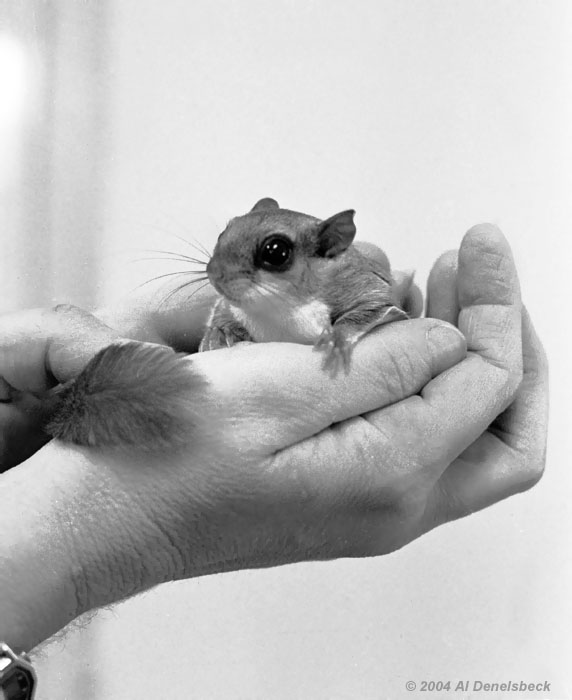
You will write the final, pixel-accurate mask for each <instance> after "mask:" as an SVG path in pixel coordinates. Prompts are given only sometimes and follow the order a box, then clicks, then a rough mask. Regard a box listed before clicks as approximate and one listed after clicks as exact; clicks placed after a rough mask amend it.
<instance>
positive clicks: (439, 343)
mask: <svg viewBox="0 0 572 700" xmlns="http://www.w3.org/2000/svg"><path fill="white" fill-rule="evenodd" d="M427 344H428V345H429V347H430V349H431V351H432V352H433V353H434V354H440V353H443V352H447V351H450V350H458V349H463V350H466V348H467V340H466V338H465V336H464V335H463V334H462V333H461V331H460V330H459V329H458V328H455V326H453V325H451V324H450V323H445V322H443V323H440V324H439V325H437V326H432V327H431V328H429V330H428V331H427Z"/></svg>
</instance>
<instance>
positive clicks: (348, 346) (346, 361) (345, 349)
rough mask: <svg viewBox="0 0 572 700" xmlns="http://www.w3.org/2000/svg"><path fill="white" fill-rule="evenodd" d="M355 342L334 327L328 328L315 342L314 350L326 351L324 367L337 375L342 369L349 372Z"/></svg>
mask: <svg viewBox="0 0 572 700" xmlns="http://www.w3.org/2000/svg"><path fill="white" fill-rule="evenodd" d="M352 347H353V344H352V343H351V342H349V341H348V339H347V338H346V337H345V336H344V335H342V334H341V333H340V332H338V330H337V329H336V328H335V327H334V328H326V329H324V330H323V331H322V333H321V335H320V337H319V338H318V340H317V341H316V343H315V344H314V350H319V351H322V352H324V360H323V363H322V368H323V369H324V370H325V371H326V372H329V373H330V376H332V377H335V376H336V375H337V374H338V372H339V371H340V370H342V369H343V370H344V371H345V373H346V374H347V373H348V372H349V370H350V358H351V351H352Z"/></svg>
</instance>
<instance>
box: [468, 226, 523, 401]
mask: <svg viewBox="0 0 572 700" xmlns="http://www.w3.org/2000/svg"><path fill="white" fill-rule="evenodd" d="M457 280H458V283H457V287H458V295H459V307H460V311H459V321H458V327H459V330H461V332H462V333H463V334H464V335H465V337H466V338H467V345H468V349H469V351H472V352H475V353H477V354H478V355H479V356H480V357H482V358H483V359H484V360H485V361H486V362H488V363H489V364H492V365H494V366H496V367H498V368H500V369H502V370H503V371H505V372H506V373H507V374H508V377H509V380H510V383H511V386H512V388H513V391H514V392H515V391H516V389H517V387H518V385H519V384H520V382H521V380H522V340H521V332H522V327H521V326H522V303H521V298H520V284H519V280H518V274H517V271H516V267H515V264H514V259H513V256H512V251H511V249H510V246H509V244H508V242H507V240H506V238H505V237H504V236H503V234H502V233H501V231H500V230H499V229H498V228H497V227H496V226H493V225H492V224H480V225H478V226H474V227H473V228H472V229H470V231H469V232H468V233H467V234H466V235H465V237H464V239H463V241H462V243H461V247H460V250H459V267H458V276H457Z"/></svg>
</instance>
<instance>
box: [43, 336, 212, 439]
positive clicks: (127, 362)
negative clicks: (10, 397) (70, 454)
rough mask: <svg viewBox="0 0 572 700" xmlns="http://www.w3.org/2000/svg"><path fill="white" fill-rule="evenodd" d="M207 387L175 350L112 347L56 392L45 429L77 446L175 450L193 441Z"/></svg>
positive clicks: (143, 345)
mask: <svg viewBox="0 0 572 700" xmlns="http://www.w3.org/2000/svg"><path fill="white" fill-rule="evenodd" d="M204 383H205V380H204V379H202V378H201V377H200V376H199V375H198V374H197V372H196V371H195V370H194V369H193V367H192V360H191V359H190V358H189V357H188V356H185V355H180V354H177V353H175V352H174V351H173V350H172V349H171V348H168V347H165V346H162V345H153V344H150V343H136V342H125V343H117V344H114V345H110V346H109V347H107V348H104V349H103V350H100V351H99V352H98V353H97V355H95V356H94V357H93V358H92V359H91V360H90V361H89V363H88V364H87V365H86V367H85V368H84V369H83V371H82V372H81V373H80V374H79V375H78V376H77V377H76V378H75V379H73V380H71V381H69V382H67V383H66V384H63V385H62V386H60V387H58V388H57V389H55V390H54V391H53V392H52V394H51V396H50V397H49V398H48V399H47V400H46V407H45V408H46V416H47V418H46V419H45V421H44V429H45V431H46V432H47V433H48V435H50V436H51V437H54V438H57V439H59V440H63V441H65V442H71V443H74V444H76V445H84V446H93V447H122V446H126V447H136V448H139V449H145V450H160V449H165V448H173V447H176V446H178V445H181V444H184V443H186V442H188V441H189V438H190V433H191V432H192V425H193V420H192V417H193V415H196V414H197V413H198V412H199V407H198V403H199V401H200V399H199V397H197V394H196V390H197V389H199V388H200V387H201V386H204Z"/></svg>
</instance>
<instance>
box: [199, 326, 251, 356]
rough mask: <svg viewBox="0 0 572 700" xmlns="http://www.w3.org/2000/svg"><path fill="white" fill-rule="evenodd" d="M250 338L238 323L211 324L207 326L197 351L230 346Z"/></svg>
mask: <svg viewBox="0 0 572 700" xmlns="http://www.w3.org/2000/svg"><path fill="white" fill-rule="evenodd" d="M245 340H251V338H250V336H249V335H248V332H247V331H246V330H245V329H244V328H243V327H242V326H240V325H239V324H238V323H225V324H224V325H222V326H211V327H209V328H207V330H206V331H205V334H204V336H203V339H202V340H201V344H200V345H199V352H207V351H208V350H219V349H220V348H230V347H232V346H233V345H236V343H241V342H243V341H245Z"/></svg>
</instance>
